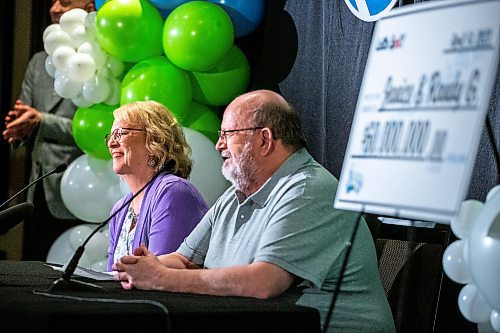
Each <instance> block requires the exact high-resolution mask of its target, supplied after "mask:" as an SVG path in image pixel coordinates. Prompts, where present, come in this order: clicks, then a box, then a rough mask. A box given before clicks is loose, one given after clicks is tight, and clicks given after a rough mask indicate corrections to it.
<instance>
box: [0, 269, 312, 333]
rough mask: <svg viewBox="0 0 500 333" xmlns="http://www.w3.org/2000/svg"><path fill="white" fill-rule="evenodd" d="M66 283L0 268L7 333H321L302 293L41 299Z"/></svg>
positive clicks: (82, 294)
mask: <svg viewBox="0 0 500 333" xmlns="http://www.w3.org/2000/svg"><path fill="white" fill-rule="evenodd" d="M60 275H61V273H60V272H57V271H54V270H53V269H52V268H50V267H48V266H46V265H45V264H44V263H42V262H31V261H0V332H86V333H89V332H97V331H104V330H117V331H119V332H120V333H123V332H134V333H137V332H147V333H153V332H319V331H320V327H319V314H318V312H317V311H316V310H315V309H310V308H305V307H300V306H297V305H295V302H296V301H297V299H298V297H299V295H300V292H299V291H295V290H294V291H288V292H286V293H284V294H283V295H281V296H280V297H277V298H273V299H270V300H257V299H251V298H243V297H217V296H205V295H193V294H180V293H169V292H158V291H141V290H135V289H134V290H124V289H122V288H121V286H120V284H119V283H118V282H115V281H104V282H103V281H91V280H89V279H85V278H80V280H82V281H86V282H92V283H94V284H96V285H98V286H101V287H102V288H103V289H104V291H89V290H74V289H72V290H68V291H58V292H51V293H50V294H49V295H47V294H46V293H43V292H42V293H40V291H43V290H45V289H47V288H48V287H49V286H50V285H51V284H52V282H53V281H55V280H56V279H57V278H58V277H59V276H60Z"/></svg>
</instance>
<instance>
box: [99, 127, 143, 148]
mask: <svg viewBox="0 0 500 333" xmlns="http://www.w3.org/2000/svg"><path fill="white" fill-rule="evenodd" d="M131 131H139V132H146V130H143V129H141V128H128V127H118V128H115V129H114V131H113V132H111V133H108V134H106V135H105V136H104V142H105V143H106V146H107V145H108V143H109V141H110V140H113V141H120V139H121V138H122V136H124V135H127V134H129V133H130V132H131Z"/></svg>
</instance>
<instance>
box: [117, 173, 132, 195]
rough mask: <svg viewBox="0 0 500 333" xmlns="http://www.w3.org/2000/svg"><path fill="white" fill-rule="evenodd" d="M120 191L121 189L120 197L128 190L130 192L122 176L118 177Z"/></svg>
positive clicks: (127, 192)
mask: <svg viewBox="0 0 500 333" xmlns="http://www.w3.org/2000/svg"><path fill="white" fill-rule="evenodd" d="M120 191H121V194H122V197H124V196H126V195H127V194H129V193H130V192H132V190H131V189H130V187H129V186H128V184H127V182H125V181H124V180H123V178H122V177H120Z"/></svg>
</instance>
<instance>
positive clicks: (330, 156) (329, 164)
mask: <svg viewBox="0 0 500 333" xmlns="http://www.w3.org/2000/svg"><path fill="white" fill-rule="evenodd" d="M415 2H418V1H415ZM403 4H406V2H401V5H403ZM373 28H374V23H368V22H363V21H361V20H359V19H358V18H356V17H355V16H354V15H353V14H352V13H351V12H350V11H349V9H348V8H347V5H346V4H345V3H344V1H342V0H336V1H331V0H314V1H313V0H309V1H304V0H288V1H283V0H281V1H268V6H267V15H266V19H265V22H264V23H263V27H262V28H261V29H260V31H259V32H257V33H256V34H254V36H255V35H257V36H258V38H260V40H259V44H258V45H259V46H258V47H247V48H246V49H245V48H244V51H246V54H247V55H249V57H250V58H251V59H252V82H251V89H257V88H268V89H272V90H275V91H278V92H281V93H282V95H283V96H284V97H285V98H287V99H288V100H289V101H290V102H291V103H292V104H293V105H294V106H295V107H296V108H297V110H298V112H299V114H300V117H301V120H302V124H303V127H304V132H305V135H306V138H307V140H308V148H309V151H310V152H311V153H312V155H313V156H314V158H315V159H316V160H318V162H320V163H321V164H323V165H324V166H325V167H326V168H327V169H328V170H329V171H330V172H332V173H333V174H334V175H335V176H336V177H337V178H338V177H339V176H340V172H341V169H342V163H343V160H344V155H345V150H346V148H347V141H348V139H349V133H350V129H351V124H352V119H353V117H354V112H355V109H356V103H357V99H358V93H359V88H360V86H361V81H362V78H363V73H364V69H365V63H366V59H367V56H368V51H369V47H370V43H371V36H372V33H373ZM254 39H255V37H254ZM499 100H500V69H499V70H498V73H497V80H496V84H495V88H494V91H493V94H492V98H491V102H490V106H489V110H488V118H489V120H490V122H491V124H492V129H493V137H491V136H488V132H487V130H486V126H484V128H483V133H482V137H481V142H480V145H479V149H478V154H477V158H476V163H475V167H474V171H473V174H472V178H471V182H470V188H469V192H468V195H467V198H471V199H477V200H481V201H484V200H485V198H486V194H487V193H488V191H489V190H490V189H491V188H492V187H494V186H495V185H497V184H499V182H500V179H499V178H500V175H499V171H498V170H499V166H498V165H497V164H496V163H495V157H494V154H495V148H494V146H495V145H496V147H498V146H500V103H499ZM497 154H498V152H497Z"/></svg>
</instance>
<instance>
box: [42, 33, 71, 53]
mask: <svg viewBox="0 0 500 333" xmlns="http://www.w3.org/2000/svg"><path fill="white" fill-rule="evenodd" d="M60 46H70V47H72V46H73V41H72V40H71V37H70V36H69V35H68V33H66V32H65V31H64V30H57V29H56V30H54V31H52V32H51V33H50V34H48V35H47V38H46V39H45V43H44V45H43V47H44V49H45V52H47V54H48V55H52V53H53V52H54V50H55V49H57V48H58V47H60Z"/></svg>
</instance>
